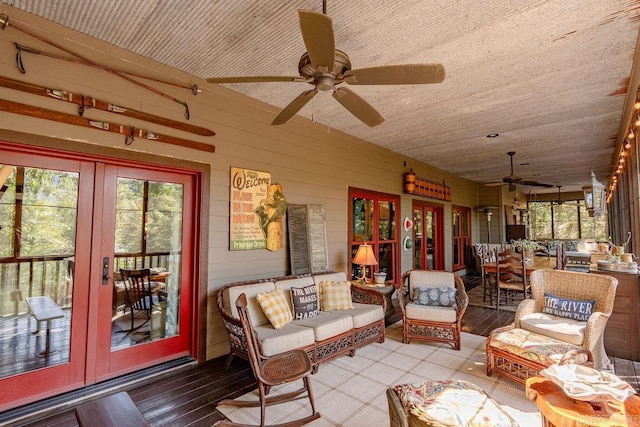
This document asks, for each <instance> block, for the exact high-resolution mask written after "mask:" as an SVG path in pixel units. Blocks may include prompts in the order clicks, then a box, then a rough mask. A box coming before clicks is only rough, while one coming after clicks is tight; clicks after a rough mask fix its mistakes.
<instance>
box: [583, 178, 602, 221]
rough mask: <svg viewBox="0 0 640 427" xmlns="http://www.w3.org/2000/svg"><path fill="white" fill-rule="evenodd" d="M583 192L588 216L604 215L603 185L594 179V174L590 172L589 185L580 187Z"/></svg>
mask: <svg viewBox="0 0 640 427" xmlns="http://www.w3.org/2000/svg"><path fill="white" fill-rule="evenodd" d="M582 191H583V192H584V204H585V206H586V208H587V212H588V213H589V216H601V215H602V214H604V204H605V191H604V185H602V184H600V183H599V182H598V180H597V179H596V174H594V173H593V171H591V183H590V185H585V186H584V187H582Z"/></svg>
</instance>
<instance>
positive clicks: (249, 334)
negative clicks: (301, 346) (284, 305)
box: [215, 294, 320, 427]
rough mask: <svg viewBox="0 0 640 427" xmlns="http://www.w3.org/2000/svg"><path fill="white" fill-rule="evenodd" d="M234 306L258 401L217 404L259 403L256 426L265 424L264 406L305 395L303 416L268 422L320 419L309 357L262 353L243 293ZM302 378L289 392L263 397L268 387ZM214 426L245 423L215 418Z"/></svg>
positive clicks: (294, 424)
mask: <svg viewBox="0 0 640 427" xmlns="http://www.w3.org/2000/svg"><path fill="white" fill-rule="evenodd" d="M236 307H237V308H238V317H240V321H241V323H242V329H243V330H244V336H245V337H246V340H247V351H248V353H249V362H250V363H251V369H252V370H253V374H254V376H255V377H256V380H257V382H258V391H259V392H260V400H259V401H255V400H249V401H246V400H240V401H238V400H231V399H225V400H222V401H221V402H220V403H219V405H229V406H239V407H256V406H260V426H261V427H263V426H264V425H265V408H266V407H267V406H270V405H275V404H279V403H284V402H290V401H292V400H298V399H304V398H305V397H308V398H309V402H310V403H311V412H312V413H311V415H308V416H306V417H304V418H301V419H298V420H294V421H288V422H286V423H282V424H270V425H273V426H276V425H277V426H281V427H284V426H286V427H297V426H302V425H304V424H307V423H310V422H311V421H313V420H316V419H318V418H320V413H319V412H316V408H315V403H314V401H313V392H312V390H311V381H310V376H311V368H312V365H311V359H309V355H308V354H307V353H306V352H305V351H304V350H298V349H297V350H290V351H286V352H284V353H280V354H276V355H275V356H271V357H269V358H267V357H265V356H263V354H262V348H261V345H260V341H259V339H258V336H257V334H256V332H255V330H254V329H253V325H252V324H251V318H250V317H249V312H248V310H247V296H246V295H245V294H240V296H239V297H238V299H237V300H236ZM298 380H302V382H303V384H302V387H301V388H299V389H297V390H295V391H291V392H287V393H282V394H279V395H276V396H267V394H268V393H269V389H270V388H271V387H272V386H277V385H282V384H286V383H290V382H293V381H298ZM215 425H216V426H230V427H247V426H248V425H247V424H238V423H234V422H232V421H229V420H222V421H218V422H217V423H216V424H215Z"/></svg>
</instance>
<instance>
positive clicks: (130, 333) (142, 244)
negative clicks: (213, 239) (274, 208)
mask: <svg viewBox="0 0 640 427" xmlns="http://www.w3.org/2000/svg"><path fill="white" fill-rule="evenodd" d="M97 171H98V173H97V176H99V177H102V178H103V179H104V185H102V186H101V189H102V192H101V194H96V200H95V204H96V209H95V212H96V213H97V215H96V217H97V220H98V223H99V224H100V225H101V226H100V227H94V235H93V240H94V241H95V242H100V243H99V245H100V247H99V250H96V251H94V256H93V257H92V260H91V265H92V266H97V267H99V268H94V269H93V270H92V272H91V273H92V275H91V282H92V283H94V284H95V285H94V289H96V291H97V292H96V293H97V300H98V302H97V306H98V312H97V317H96V319H95V322H96V330H97V333H96V334H89V342H88V348H91V349H93V348H95V349H96V354H95V360H96V363H95V371H93V372H92V370H89V371H88V372H87V376H88V378H89V379H91V380H96V381H100V380H103V379H106V378H110V377H114V376H117V375H120V374H123V373H126V372H131V371H132V370H135V369H139V368H143V367H146V366H150V365H154V364H157V363H160V362H163V361H166V360H170V359H174V358H176V357H177V356H182V355H189V354H190V348H191V346H190V338H191V322H190V319H191V306H192V304H191V300H190V296H191V295H193V292H192V283H193V265H192V263H191V260H193V258H194V257H193V246H192V244H191V243H190V242H191V236H192V234H193V215H194V212H193V209H194V206H195V203H194V191H193V185H194V183H193V177H192V176H190V175H187V174H181V173H171V172H167V171H158V170H146V169H140V168H135V167H127V166H118V165H109V164H106V165H103V164H99V165H98V167H97ZM120 268H125V269H139V268H149V269H150V270H152V275H153V276H152V280H153V283H154V285H155V286H156V287H161V290H160V292H156V293H157V295H155V296H154V300H156V301H155V303H154V308H153V312H152V314H151V316H148V315H147V314H146V313H138V312H136V310H133V311H132V309H131V307H130V306H128V302H127V295H126V288H125V286H124V283H123V282H122V280H121V277H119V270H120ZM160 277H162V278H161V279H160ZM155 278H157V279H156V280H154V279H155ZM132 316H133V322H132V318H131V317H132ZM132 325H133V328H132ZM90 329H91V328H90ZM132 329H133V330H132Z"/></svg>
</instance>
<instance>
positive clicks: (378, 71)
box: [344, 64, 445, 85]
mask: <svg viewBox="0 0 640 427" xmlns="http://www.w3.org/2000/svg"><path fill="white" fill-rule="evenodd" d="M444 77H445V71H444V66H443V65H442V64H406V65H387V66H382V67H370V68H359V69H356V70H348V71H347V72H345V73H344V81H345V82H347V83H349V84H351V85H411V84H425V83H441V82H442V81H443V80H444Z"/></svg>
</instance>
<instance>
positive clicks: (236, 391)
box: [0, 276, 640, 427]
mask: <svg viewBox="0 0 640 427" xmlns="http://www.w3.org/2000/svg"><path fill="white" fill-rule="evenodd" d="M464 279H465V285H466V286H468V287H473V286H476V285H477V281H478V280H479V278H478V277H475V276H467V277H465V278H464ZM514 314H515V313H513V312H508V311H500V312H497V311H496V310H494V309H491V308H484V307H478V306H469V308H468V309H467V312H466V313H465V316H464V317H463V320H462V329H463V331H464V332H469V333H472V334H476V335H481V336H487V335H488V334H489V333H490V332H491V331H492V330H493V329H495V328H497V327H499V326H504V325H507V324H509V323H511V322H513V318H514ZM399 319H400V316H399V313H398V310H396V314H394V315H393V316H392V317H391V318H390V319H389V323H393V322H395V321H397V320H399ZM225 359H226V358H225V357H220V358H216V359H212V360H209V361H207V362H205V363H202V364H194V363H190V364H186V365H183V366H179V367H173V368H172V369H171V370H170V372H169V373H166V374H161V375H156V376H154V377H152V378H151V379H144V377H143V378H142V379H140V378H139V379H138V381H137V382H135V383H133V384H131V383H130V382H127V381H126V378H124V379H116V380H111V381H110V382H106V383H104V384H100V385H96V386H91V387H88V388H87V389H85V390H80V391H75V392H71V393H68V394H66V395H63V396H58V397H55V398H51V399H47V400H44V401H42V402H36V403H34V404H31V405H28V406H25V407H21V408H16V409H14V410H11V411H5V412H4V413H0V425H6V426H30V427H44V426H47V427H54V426H55V427H75V426H77V425H78V423H77V421H76V418H75V414H74V410H75V407H76V406H77V405H78V404H80V403H82V399H86V398H87V396H90V395H91V396H93V395H100V393H109V394H113V393H117V392H118V391H127V392H128V393H129V395H130V396H131V399H132V400H133V402H134V403H135V404H136V406H137V407H138V408H139V409H140V411H141V412H142V414H143V415H144V416H145V418H146V419H147V420H148V422H149V424H151V425H152V426H163V427H164V426H176V427H178V426H180V427H185V426H191V427H200V426H203V427H204V426H207V427H209V426H211V425H213V424H214V423H215V422H216V421H218V420H220V419H223V418H224V417H223V416H222V414H221V413H220V412H219V411H217V410H216V404H217V402H219V401H220V400H222V399H226V398H235V397H238V396H241V395H242V394H244V393H246V392H248V391H251V390H253V389H254V388H255V380H254V378H253V374H252V373H251V368H250V366H249V364H248V363H247V362H245V361H243V360H240V359H238V358H235V359H234V361H233V363H232V366H231V369H229V370H228V371H227V370H225V369H224V362H225ZM612 359H613V363H614V367H615V372H616V374H617V375H618V376H620V377H621V378H623V379H624V380H626V381H628V382H629V383H630V384H631V385H633V386H634V387H635V388H636V390H638V389H639V382H638V376H639V375H640V362H632V361H629V360H624V359H618V358H612ZM138 377H140V374H139V375H138ZM101 390H102V391H101ZM107 390H108V391H107ZM17 417H20V418H19V419H18V418H17Z"/></svg>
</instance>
